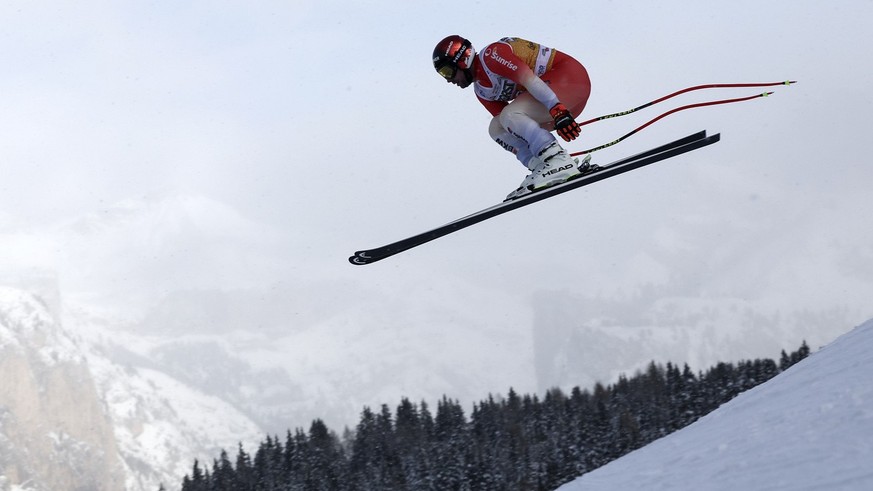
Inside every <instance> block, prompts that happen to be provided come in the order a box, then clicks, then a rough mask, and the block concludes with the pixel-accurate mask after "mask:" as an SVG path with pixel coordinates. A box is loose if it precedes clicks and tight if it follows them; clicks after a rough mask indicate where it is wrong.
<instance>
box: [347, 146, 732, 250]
mask: <svg viewBox="0 0 873 491" xmlns="http://www.w3.org/2000/svg"><path fill="white" fill-rule="evenodd" d="M719 138H720V135H719V134H715V135H711V136H707V135H706V131H705V130H704V131H699V132H697V133H694V134H692V135H688V136H686V137H685V138H680V139H678V140H676V141H673V142H670V143H667V144H664V145H661V146H659V147H656V148H653V149H651V150H647V151H645V152H641V153H638V154H636V155H632V156H630V157H626V158H623V159H620V160H617V161H615V162H612V163H610V164H607V165H604V166H599V167H597V168H596V169H595V170H593V171H592V172H588V173H585V174H582V175H581V176H578V177H575V178H573V179H571V180H569V181H566V182H563V183H561V184H557V185H554V186H550V187H547V188H545V189H541V190H537V191H535V192H532V193H529V194H526V195H524V196H521V197H519V198H515V199H512V200H508V201H504V202H503V203H500V204H498V205H494V206H491V207H489V208H485V209H484V210H480V211H477V212H476V213H473V214H471V215H467V216H465V217H463V218H459V219H457V220H455V221H453V222H449V223H447V224H445V225H443V226H441V227H437V228H435V229H433V230H430V231H427V232H424V233H421V234H418V235H414V236H412V237H408V238H406V239H403V240H399V241H397V242H394V243H391V244H388V245H384V246H381V247H376V248H375V249H368V250H363V251H357V252H355V254H354V255H353V256H351V257H349V262H350V263H352V264H355V265H363V264H370V263H374V262H376V261H380V260H382V259H385V258H387V257H391V256H393V255H395V254H398V253H401V252H403V251H408V250H409V249H412V248H414V247H418V246H420V245H422V244H425V243H427V242H430V241H432V240H434V239H438V238H440V237H443V236H446V235H449V234H451V233H453V232H457V231H458V230H461V229H463V228H466V227H469V226H470V225H474V224H476V223H479V222H482V221H485V220H488V219H489V218H493V217H496V216H498V215H502V214H504V213H507V212H509V211H512V210H515V209H518V208H521V207H523V206H527V205H530V204H533V203H536V202H538V201H542V200H544V199H547V198H551V197H553V196H557V195H559V194H561V193H565V192H567V191H570V190H573V189H578V188H580V187H582V186H587V185H589V184H593V183H595V182H597V181H602V180H603V179H607V178H610V177H613V176H617V175H619V174H622V173H625V172H628V171H631V170H634V169H638V168H640V167H643V166H646V165H649V164H653V163H655V162H660V161H662V160H665V159H668V158H670V157H675V156H677V155H681V154H683V153H686V152H690V151H692V150H696V149H698V148H702V147H705V146H707V145H711V144H713V143H715V142H717V141H719Z"/></svg>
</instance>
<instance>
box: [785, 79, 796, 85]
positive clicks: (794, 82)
mask: <svg viewBox="0 0 873 491" xmlns="http://www.w3.org/2000/svg"><path fill="white" fill-rule="evenodd" d="M784 83H785V85H791V84H796V83H797V80H786V81H785V82H784Z"/></svg>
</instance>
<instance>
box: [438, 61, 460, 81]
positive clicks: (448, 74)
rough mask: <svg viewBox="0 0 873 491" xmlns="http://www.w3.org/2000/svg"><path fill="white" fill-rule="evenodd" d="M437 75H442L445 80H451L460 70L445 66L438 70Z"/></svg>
mask: <svg viewBox="0 0 873 491" xmlns="http://www.w3.org/2000/svg"><path fill="white" fill-rule="evenodd" d="M437 73H439V74H440V75H442V77H443V78H444V79H446V80H451V79H453V78H455V74H456V73H458V68H457V67H453V66H451V65H443V66H441V67H439V68H437Z"/></svg>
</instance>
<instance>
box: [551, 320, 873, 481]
mask: <svg viewBox="0 0 873 491" xmlns="http://www.w3.org/2000/svg"><path fill="white" fill-rule="evenodd" d="M871 439H873V320H870V321H868V322H866V323H865V324H863V325H861V326H859V327H857V328H855V329H854V330H853V331H851V332H850V333H848V334H845V335H843V336H841V337H840V338H839V339H837V340H836V341H834V342H833V343H831V344H829V345H828V346H826V347H825V348H823V349H822V350H820V351H818V352H816V353H813V354H812V355H811V356H810V357H809V358H807V359H805V360H803V361H801V362H800V363H798V364H797V365H795V366H793V367H791V368H790V369H789V370H787V371H786V372H785V373H783V374H780V375H779V376H777V377H775V378H774V379H772V380H770V381H768V382H766V383H764V384H762V385H759V386H758V387H755V388H754V389H751V390H749V391H747V392H745V393H743V394H741V395H739V396H738V397H736V398H735V399H733V400H731V401H730V402H728V403H726V404H724V405H723V406H722V407H720V408H718V409H717V410H715V411H714V412H712V413H710V414H709V415H707V416H705V417H704V418H701V419H700V420H699V421H697V422H696V423H694V424H692V425H690V426H688V427H687V428H684V429H682V430H680V431H678V432H676V433H673V434H671V435H668V436H666V437H664V438H662V439H660V440H658V441H656V442H654V443H652V444H649V445H647V446H646V447H643V448H641V449H639V450H637V451H635V452H632V453H630V454H628V455H626V456H624V457H622V458H621V459H618V460H616V461H614V462H611V463H609V464H607V465H605V466H603V467H601V468H599V469H596V470H594V471H592V472H590V473H588V474H585V475H584V476H582V477H580V478H579V479H577V480H575V481H573V482H571V483H568V484H566V485H564V486H562V487H561V488H559V489H560V490H561V491H577V490H578V491H582V490H585V491H595V490H609V491H622V490H637V489H646V490H695V491H697V490H734V489H743V490H749V491H753V490H780V489H785V490H788V489H791V490H797V489H807V490H828V491H835V490H845V491H861V490H868V489H873V466H871V462H873V445H871V444H870V442H871Z"/></svg>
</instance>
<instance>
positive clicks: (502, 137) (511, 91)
mask: <svg viewBox="0 0 873 491" xmlns="http://www.w3.org/2000/svg"><path fill="white" fill-rule="evenodd" d="M473 87H474V90H475V92H476V97H478V98H479V102H481V103H482V105H484V106H485V109H487V110H488V111H489V112H490V113H491V114H492V115H493V116H494V119H493V120H491V124H490V126H489V128H488V132H489V134H490V135H491V138H493V139H494V140H495V141H496V142H497V143H499V144H500V145H502V146H503V148H505V149H506V150H509V151H510V152H513V153H514V154H515V155H516V157H518V160H520V161H521V163H522V164H524V165H525V166H528V164H529V162H530V160H531V158H532V157H533V156H535V155H537V154H538V153H539V152H540V151H542V149H544V148H545V147H546V146H548V145H549V144H551V143H552V142H553V141H555V137H554V136H553V135H552V134H551V133H550V131H551V130H553V129H554V120H553V119H552V116H551V115H550V114H549V109H551V108H552V107H553V106H554V105H555V104H557V103H558V102H561V103H563V104H564V106H566V107H567V109H568V110H569V111H570V113H572V114H573V117H574V118H576V117H578V116H579V115H580V114H581V113H582V110H583V109H584V108H585V104H586V103H587V102H588V96H589V95H590V93H591V81H590V79H589V78H588V72H587V71H586V70H585V67H584V66H582V64H581V63H579V62H578V61H576V60H575V59H574V58H573V57H571V56H569V55H567V54H565V53H562V52H560V51H558V50H556V49H553V48H549V47H546V46H542V45H540V44H537V43H534V42H531V41H527V40H524V39H520V38H511V37H507V38H503V39H501V40H500V41H497V42H496V43H491V44H489V45H488V46H486V47H485V49H483V50H482V51H480V52H479V53H478V54H477V55H476V63H475V65H474V70H473ZM528 167H529V166H528Z"/></svg>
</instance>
